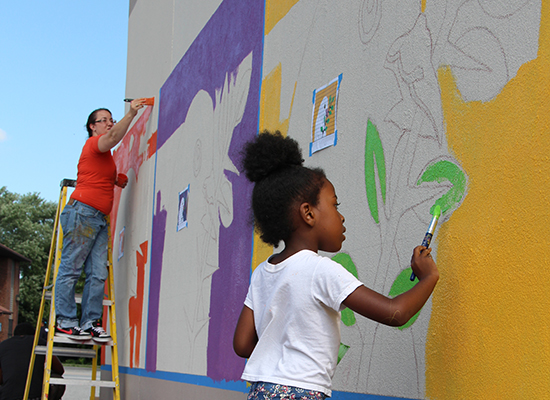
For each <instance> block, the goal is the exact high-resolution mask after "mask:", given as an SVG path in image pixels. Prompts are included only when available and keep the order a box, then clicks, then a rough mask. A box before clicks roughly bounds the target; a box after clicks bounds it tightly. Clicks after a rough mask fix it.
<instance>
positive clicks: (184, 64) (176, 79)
mask: <svg viewBox="0 0 550 400" xmlns="http://www.w3.org/2000/svg"><path fill="white" fill-rule="evenodd" d="M263 23H264V1H263V0H225V1H224V2H223V3H222V4H221V5H220V7H219V8H218V9H217V10H216V12H215V13H214V15H213V16H212V18H211V19H210V21H209V22H208V23H207V24H206V26H205V27H204V29H203V30H202V31H201V33H200V34H199V35H198V36H197V39H196V40H195V41H194V42H193V44H192V45H191V46H190V48H189V50H188V51H187V53H186V54H185V55H184V56H183V58H182V59H181V61H180V62H179V63H178V65H177V66H176V67H175V68H174V70H173V71H172V73H171V75H170V76H169V77H168V79H167V80H166V82H165V83H164V85H163V86H162V88H161V91H160V103H159V123H158V133H157V135H158V136H157V155H158V154H159V152H158V149H160V148H161V147H162V146H163V145H164V144H165V143H166V141H167V140H168V139H169V138H170V136H172V134H173V133H174V132H175V131H176V129H177V128H179V126H180V125H181V124H182V123H184V122H185V118H186V116H187V112H188V110H189V106H190V104H191V102H192V101H193V98H194V97H195V95H196V94H197V93H198V92H199V90H204V91H206V92H207V93H209V94H210V96H211V97H212V100H213V101H215V92H216V89H218V88H221V87H222V86H223V84H224V81H225V77H226V75H227V74H229V75H230V76H232V75H233V74H234V73H235V72H236V70H237V67H238V66H239V65H240V64H241V62H242V61H243V60H244V58H245V57H246V56H247V55H249V54H250V53H251V52H252V54H253V58H252V75H251V81H250V89H249V94H248V99H247V103H246V108H245V111H244V115H243V119H242V121H241V123H240V124H239V125H238V126H237V127H236V128H235V130H234V131H233V137H232V141H231V145H230V149H229V156H230V158H231V159H232V160H233V162H234V163H235V165H237V166H240V158H239V151H240V149H241V148H242V146H243V144H244V143H245V142H246V141H248V140H250V139H252V138H253V137H254V136H255V135H256V133H257V131H258V110H259V91H260V82H261V63H262V51H263ZM226 176H227V178H228V179H229V180H230V181H231V183H232V185H233V196H234V198H233V204H234V210H233V211H234V214H233V222H232V224H231V226H229V227H228V228H224V227H223V225H221V228H220V236H219V269H218V270H217V271H216V272H215V273H214V274H213V276H212V287H211V298H210V324H209V331H208V350H207V352H208V353H207V362H208V365H207V375H208V377H210V378H211V379H213V380H216V381H221V380H238V379H240V375H241V373H242V370H243V368H244V360H243V359H241V358H239V357H237V356H236V355H235V353H234V352H233V345H232V341H233V332H234V329H235V325H236V323H237V319H238V317H239V314H240V311H241V308H242V305H243V301H244V298H245V296H246V292H247V290H248V283H249V278H250V262H251V252H252V226H251V225H250V223H249V210H250V197H251V193H252V185H251V184H250V182H248V180H247V179H246V177H245V176H244V174H241V175H240V176H237V175H235V174H233V173H229V172H226ZM159 207H160V194H159V197H158V203H157V212H156V213H155V216H154V220H153V242H152V247H153V254H152V261H151V288H150V290H149V321H148V327H147V359H146V369H147V370H148V371H149V370H150V368H154V369H156V356H157V345H158V343H157V330H158V304H159V297H160V280H161V276H160V272H161V264H162V250H163V247H164V233H165V227H166V212H164V211H163V212H160V211H159V210H160V208H159ZM157 219H160V221H158V222H157ZM155 239H156V243H155ZM160 241H162V244H161V243H160ZM155 251H160V252H161V254H160V256H158V255H156V257H157V258H156V259H154V257H155ZM155 262H160V264H156V265H153V263H155ZM153 275H155V276H153ZM153 281H155V284H154V285H153Z"/></svg>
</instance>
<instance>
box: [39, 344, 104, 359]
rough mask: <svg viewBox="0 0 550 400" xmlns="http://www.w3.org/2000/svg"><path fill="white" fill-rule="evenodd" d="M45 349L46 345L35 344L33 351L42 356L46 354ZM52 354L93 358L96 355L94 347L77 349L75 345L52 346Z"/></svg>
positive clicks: (46, 348)
mask: <svg viewBox="0 0 550 400" xmlns="http://www.w3.org/2000/svg"><path fill="white" fill-rule="evenodd" d="M47 351H48V346H36V348H35V350H34V353H35V354H38V355H43V356H44V355H46V353H47ZM53 355H54V356H61V357H84V358H95V357H96V356H97V353H96V351H95V350H94V349H79V348H77V347H54V348H53Z"/></svg>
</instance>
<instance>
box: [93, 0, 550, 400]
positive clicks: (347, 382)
mask: <svg viewBox="0 0 550 400" xmlns="http://www.w3.org/2000/svg"><path fill="white" fill-rule="evenodd" d="M129 11H130V13H129V44H128V73H127V97H151V96H154V97H155V105H154V106H152V107H147V108H146V109H145V110H144V111H143V112H142V113H141V114H140V116H139V119H138V120H137V121H136V123H135V124H134V125H133V127H132V128H131V131H130V133H129V134H128V135H127V136H126V137H125V139H124V141H123V143H122V144H121V146H119V147H118V148H117V150H116V152H115V159H116V162H117V166H118V169H119V170H120V172H124V173H126V174H127V175H128V176H129V184H128V187H127V188H126V189H124V190H123V191H121V190H120V189H117V192H116V193H115V196H116V198H115V200H116V201H115V207H114V209H113V214H114V215H112V216H111V220H112V221H116V225H114V226H113V227H112V229H113V238H114V249H115V254H114V259H115V271H116V275H115V281H116V296H117V298H116V301H117V318H118V321H117V324H118V329H119V332H118V337H119V353H120V354H119V359H120V365H121V368H120V370H121V372H122V377H121V383H122V385H123V386H122V387H123V390H122V393H123V397H124V398H126V399H146V398H147V399H149V398H151V397H152V396H159V395H162V396H163V397H165V398H185V397H190V398H216V399H244V398H246V395H245V393H246V392H247V384H246V383H245V382H242V381H240V379H239V378H240V374H241V372H242V370H243V368H244V364H245V361H244V360H242V359H240V358H238V357H237V356H236V355H235V354H234V353H233V350H232V337H233V330H234V327H235V324H236V321H237V318H238V314H239V312H240V309H241V307H242V303H243V300H244V297H245V295H246V291H247V288H248V280H249V276H250V273H251V271H252V270H253V269H254V268H255V267H256V265H258V264H259V263H260V262H262V261H263V260H265V258H267V257H268V256H269V255H270V254H272V252H273V249H272V248H271V247H268V246H266V245H265V244H262V243H261V241H260V240H259V238H258V237H257V236H256V235H255V233H254V232H253V229H252V226H251V224H250V209H249V207H250V201H249V198H250V193H251V189H252V186H251V184H250V183H249V182H248V181H247V180H246V178H245V177H244V175H243V174H242V173H241V172H240V171H241V167H240V149H241V148H242V146H243V144H244V143H245V142H246V141H247V140H249V139H251V138H252V137H253V136H254V135H255V134H257V132H258V131H259V130H263V129H270V130H280V131H281V132H282V133H283V134H285V135H289V136H292V137H293V138H295V139H296V140H297V141H298V142H299V143H300V145H301V147H302V149H303V152H304V158H305V160H306V161H305V162H306V165H308V166H320V167H322V168H324V169H325V171H326V173H327V176H328V177H329V179H330V180H331V181H332V182H334V184H335V188H336V193H337V195H338V198H339V201H340V202H341V206H340V210H341V212H342V213H343V215H344V216H345V218H346V227H347V234H346V236H347V238H348V239H347V240H346V241H345V242H344V246H343V248H342V251H341V252H340V253H339V254H337V255H335V254H326V255H327V256H330V257H333V259H334V260H336V261H337V262H340V263H341V264H342V265H344V267H346V268H347V269H348V270H349V271H350V272H352V273H353V274H355V275H356V276H357V277H358V278H359V279H360V280H361V281H362V282H364V283H365V285H366V286H368V287H370V288H372V289H374V290H376V291H379V292H381V293H383V294H385V295H389V296H395V295H397V294H399V293H401V292H403V291H405V290H407V289H408V288H409V287H411V285H413V284H414V283H412V282H411V281H410V279H409V277H410V274H411V270H410V267H409V265H408V264H409V262H410V257H411V253H412V249H413V248H414V246H416V245H418V244H420V242H421V241H422V238H423V236H424V233H425V231H426V228H427V226H428V224H429V222H430V220H431V213H432V212H433V209H434V207H435V206H436V205H438V206H440V207H441V210H442V217H441V219H440V222H439V225H438V230H437V231H436V235H435V238H434V240H433V241H432V247H433V248H434V251H433V253H432V254H434V256H435V259H436V262H437V264H438V266H439V269H440V274H441V278H440V282H439V284H438V286H437V287H436V290H435V292H434V294H433V296H432V298H431V299H430V300H429V302H428V303H427V304H426V306H425V307H424V308H423V309H422V310H421V311H420V312H419V314H417V315H416V316H415V317H413V319H412V320H411V321H410V322H409V323H408V324H407V325H406V326H404V327H401V328H399V329H397V328H390V327H386V326H383V325H379V324H376V323H374V322H372V321H370V320H367V319H365V318H363V317H361V316H356V315H354V314H353V313H352V312H351V311H350V310H345V311H343V312H342V347H341V354H342V355H343V357H342V359H341V361H340V363H339V365H338V368H337V370H336V375H335V377H334V388H333V389H334V392H333V398H336V399H352V400H353V399H376V398H381V397H380V396H385V398H387V397H390V398H392V397H395V398H408V399H423V398H430V399H451V398H453V399H454V398H468V399H474V398H495V399H507V398H509V399H517V398H537V399H542V398H550V397H549V395H548V393H550V380H549V379H548V372H547V371H548V370H549V368H550V333H549V332H550V331H549V330H548V329H547V328H548V326H550V321H549V319H550V317H548V312H547V309H548V308H549V306H550V301H549V300H548V295H547V293H548V289H549V282H550V270H549V268H548V265H550V247H549V244H550V235H549V230H548V227H547V225H548V221H549V220H550V215H549V214H550V212H549V211H548V210H549V209H550V207H549V206H550V204H549V201H548V200H547V199H548V198H549V197H550V196H549V195H550V193H549V192H550V184H549V183H550V182H549V179H550V178H549V176H550V162H549V154H550V137H549V134H550V113H549V112H548V110H550V17H549V15H550V3H549V2H548V1H546V0H545V1H541V0H538V1H537V0H522V1H500V2H493V1H485V0H461V1H439V2H435V1H429V0H422V1H421V0H414V1H413V0H407V1H397V0H386V1H384V2H382V1H381V0H349V1H346V2H344V3H342V2H334V1H326V0H321V1H319V0H316V1H314V0H300V1H298V0H284V1H283V0H277V1H275V0H266V1H263V0H262V1H260V0H223V1H220V0H204V1H201V2H191V1H175V0H171V1H170V0H161V1H152V0H132V1H130V10H129ZM109 362H110V361H109V359H108V358H107V365H106V366H104V367H103V371H102V372H103V373H105V374H109V373H110V366H109ZM101 396H102V398H108V396H107V394H104V393H101Z"/></svg>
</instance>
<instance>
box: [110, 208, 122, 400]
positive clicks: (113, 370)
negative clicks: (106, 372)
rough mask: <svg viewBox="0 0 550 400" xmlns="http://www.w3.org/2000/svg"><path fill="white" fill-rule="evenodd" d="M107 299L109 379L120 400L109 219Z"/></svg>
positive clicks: (116, 396) (116, 398)
mask: <svg viewBox="0 0 550 400" xmlns="http://www.w3.org/2000/svg"><path fill="white" fill-rule="evenodd" d="M108 221H109V250H108V257H109V276H108V279H109V289H108V290H109V299H110V300H111V304H112V305H111V306H110V307H109V311H108V312H109V314H110V318H109V322H110V327H109V328H110V330H111V338H112V339H113V346H111V375H112V376H111V379H112V380H113V381H114V382H115V385H116V388H117V390H115V393H114V394H115V396H113V400H120V382H119V374H118V339H117V329H116V308H115V277H114V272H113V270H114V268H113V242H112V240H111V218H110V217H109V220H108Z"/></svg>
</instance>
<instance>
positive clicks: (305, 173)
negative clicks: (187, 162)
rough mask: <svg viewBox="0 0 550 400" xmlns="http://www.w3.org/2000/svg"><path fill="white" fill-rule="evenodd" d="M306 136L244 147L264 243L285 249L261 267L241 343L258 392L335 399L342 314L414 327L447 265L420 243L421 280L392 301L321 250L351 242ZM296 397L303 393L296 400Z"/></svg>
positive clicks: (259, 395)
mask: <svg viewBox="0 0 550 400" xmlns="http://www.w3.org/2000/svg"><path fill="white" fill-rule="evenodd" d="M303 161H304V160H303V159H302V154H301V150H300V148H299V146H298V143H297V142H296V141H295V140H293V139H291V138H288V137H287V138H284V137H283V136H282V135H281V134H280V133H279V132H275V134H270V133H269V132H267V131H264V132H263V133H261V134H260V135H259V136H257V137H256V139H255V140H253V141H252V142H250V143H248V144H247V146H246V147H245V149H244V163H243V165H244V169H245V173H246V176H247V178H248V179H249V180H250V181H252V182H255V186H254V191H253V193H252V210H253V213H254V219H255V225H256V229H257V230H258V232H259V233H260V236H261V238H262V240H263V241H264V242H266V243H268V244H271V245H273V246H275V247H277V246H278V244H279V243H280V241H283V242H284V245H285V247H284V249H283V251H282V252H280V253H278V254H275V255H273V256H271V257H270V258H269V259H268V260H266V261H264V262H263V263H262V264H260V265H259V266H258V267H257V268H256V269H255V271H254V272H253V274H252V277H251V279H250V287H249V289H248V294H247V296H246V299H245V302H244V307H243V309H242V312H241V315H240V317H239V321H238V323H237V327H236V329H235V336H234V338H233V348H234V349H235V352H236V353H237V355H239V356H240V357H245V358H249V360H248V362H247V364H246V367H245V369H244V372H243V374H242V379H244V380H247V381H249V382H251V383H252V387H251V388H250V393H249V395H248V399H281V398H285V399H286V398H288V399H325V398H326V397H330V396H331V393H332V390H331V386H332V376H333V375H334V370H335V368H336V363H337V358H338V349H339V346H340V311H342V310H343V309H344V308H346V307H349V308H350V309H351V310H353V311H355V312H356V313H359V314H361V315H363V316H365V317H367V318H370V319H372V320H374V321H376V322H380V323H382V324H386V325H390V326H401V325H404V324H405V323H406V322H407V321H408V320H409V319H410V318H411V317H412V316H413V315H415V314H416V313H417V312H418V311H419V310H420V309H421V308H422V306H423V305H424V303H425V302H426V301H427V300H428V298H429V297H430V294H431V293H432V291H433V289H434V287H435V285H436V283H437V281H438V279H439V272H438V270H437V267H436V265H435V262H434V261H433V260H432V258H431V256H430V251H431V250H430V249H426V248H425V247H423V246H418V247H416V248H415V249H414V251H413V256H412V260H411V266H412V269H413V272H414V273H415V275H416V276H417V277H418V279H419V282H418V283H417V284H416V285H415V286H414V287H413V288H412V289H410V290H409V291H407V292H405V293H403V294H401V295H399V296H397V297H395V298H393V299H391V298H388V297H385V296H383V295H381V294H379V293H376V292H374V291H372V290H370V289H368V288H367V287H365V286H364V285H363V284H362V283H361V282H360V281H358V280H357V279H356V278H355V277H354V276H353V275H352V274H351V273H349V272H348V271H347V270H346V269H345V268H344V267H342V266H341V265H340V264H338V263H336V262H334V261H332V260H331V259H330V258H327V257H322V256H320V255H318V254H317V253H318V251H320V250H321V251H326V252H337V251H339V250H340V249H341V247H342V242H343V241H344V240H345V238H346V237H345V236H344V232H345V231H346V228H345V227H344V217H343V216H342V214H340V213H339V212H338V205H339V204H338V199H337V197H336V193H335V191H334V186H332V183H330V181H329V180H328V179H327V178H326V176H325V173H324V172H323V170H321V169H319V168H314V169H311V168H306V167H304V166H303V165H302V164H303ZM293 396H294V397H293Z"/></svg>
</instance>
